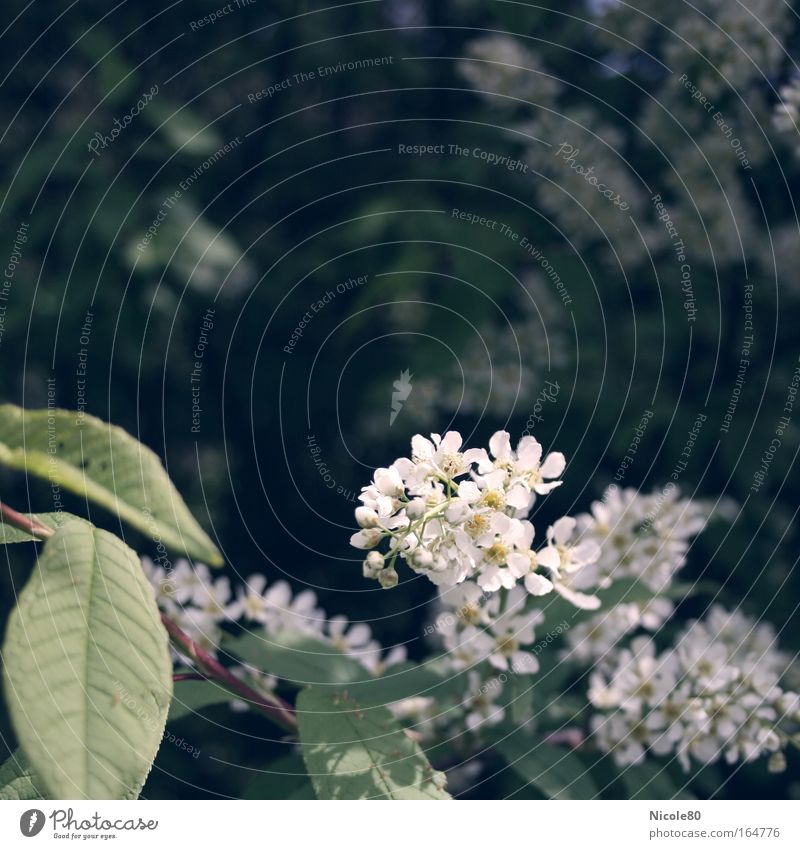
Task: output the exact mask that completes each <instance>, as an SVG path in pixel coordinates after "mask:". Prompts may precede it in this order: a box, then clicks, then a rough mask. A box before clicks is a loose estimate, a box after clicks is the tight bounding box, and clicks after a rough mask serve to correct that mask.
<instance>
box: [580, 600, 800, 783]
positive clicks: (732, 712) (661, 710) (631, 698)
mask: <svg viewBox="0 0 800 849" xmlns="http://www.w3.org/2000/svg"><path fill="white" fill-rule="evenodd" d="M758 631H760V633H758V635H757V636H756V637H755V639H754V638H753V636H752V635H753V633H754V632H758ZM770 636H772V637H773V639H772V640H770V641H769V643H767V639H768V638H769V637H770ZM753 645H758V646H759V650H760V651H761V655H760V658H761V665H760V667H758V665H757V664H756V663H755V662H754V658H753V653H752V651H751V649H752V646H753ZM787 667H788V658H787V657H786V656H785V655H783V653H782V652H779V651H778V650H777V649H776V648H775V646H774V635H772V632H771V630H770V629H769V628H767V627H763V626H756V624H755V623H754V622H752V620H750V619H748V618H747V617H746V616H743V615H742V614H741V613H740V612H735V613H733V614H730V613H727V612H726V611H724V610H722V608H719V607H715V608H712V610H711V612H710V613H709V616H708V617H707V618H706V620H705V621H703V622H691V623H689V625H688V626H687V627H686V628H685V629H684V631H683V632H682V633H681V634H680V635H679V637H678V639H677V641H676V643H675V646H674V647H673V648H671V649H668V650H667V651H665V652H663V653H662V654H661V655H656V654H655V652H654V650H653V644H652V642H651V641H650V640H649V639H647V638H637V639H635V640H634V641H633V642H632V643H631V648H630V649H622V650H616V651H612V652H610V653H609V654H608V655H607V656H606V657H605V658H603V659H602V660H601V662H600V665H599V667H598V668H597V669H596V670H595V672H593V674H592V676H591V683H590V688H589V700H590V702H591V703H592V704H593V705H594V706H595V707H596V708H598V709H600V710H611V711H613V713H611V715H610V716H606V715H598V716H595V717H594V718H593V720H592V728H593V731H594V733H595V734H596V742H597V744H598V745H599V746H600V748H601V749H604V750H606V751H611V752H613V753H614V757H615V759H616V760H617V761H618V763H620V764H626V763H633V762H636V761H637V760H639V759H641V758H642V757H643V756H644V752H645V750H646V749H650V750H651V751H652V752H653V753H654V754H657V755H673V754H674V755H675V756H676V757H677V759H678V761H679V762H680V763H681V764H682V766H683V767H684V769H686V770H688V769H689V768H690V764H691V759H692V758H694V759H695V760H697V761H700V762H701V763H711V762H713V761H716V760H718V759H719V758H720V757H722V756H723V755H724V757H725V760H726V761H727V762H728V763H734V762H735V761H737V760H742V761H750V760H754V759H755V758H757V757H759V756H761V755H771V754H773V753H774V752H777V751H779V750H780V749H781V747H782V746H784V745H785V743H786V740H787V739H788V737H789V732H787V731H786V730H784V731H783V735H784V736H783V737H782V736H781V735H779V734H778V732H777V728H778V727H779V726H780V725H783V726H784V728H785V727H786V726H787V725H788V726H790V731H791V733H793V734H795V735H796V734H797V719H798V718H800V717H793V718H790V717H786V716H785V714H784V713H782V711H781V708H782V707H783V706H784V704H785V701H786V698H785V697H786V694H785V693H784V691H783V690H782V688H781V687H780V685H779V679H780V673H781V671H785V670H786V669H787ZM756 668H758V674H757V675H756V674H754V673H755V670H756ZM787 720H788V722H787ZM792 728H793V730H792Z"/></svg>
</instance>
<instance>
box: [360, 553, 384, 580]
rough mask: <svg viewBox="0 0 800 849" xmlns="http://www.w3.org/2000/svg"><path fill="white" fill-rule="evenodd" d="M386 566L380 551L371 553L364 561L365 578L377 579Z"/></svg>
mask: <svg viewBox="0 0 800 849" xmlns="http://www.w3.org/2000/svg"><path fill="white" fill-rule="evenodd" d="M383 566H384V556H383V555H382V554H381V553H380V551H370V553H369V554H368V555H367V559H366V560H365V561H364V577H365V578H377V577H378V575H379V574H380V572H381V570H382V569H383Z"/></svg>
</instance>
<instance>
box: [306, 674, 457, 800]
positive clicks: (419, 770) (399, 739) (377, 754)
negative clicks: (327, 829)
mask: <svg viewBox="0 0 800 849" xmlns="http://www.w3.org/2000/svg"><path fill="white" fill-rule="evenodd" d="M297 720H298V724H299V727H300V743H301V746H302V753H303V760H304V761H305V764H306V767H307V769H308V773H309V775H310V776H311V781H312V783H313V785H314V790H315V791H316V794H317V797H318V798H320V799H449V798H450V796H449V794H447V793H446V792H445V791H444V789H442V788H443V786H444V775H443V774H442V773H438V772H435V771H434V769H433V767H432V766H431V765H430V764H429V763H428V759H427V758H426V757H425V755H424V754H423V752H422V750H421V749H420V747H419V745H418V744H417V743H416V742H414V741H413V740H412V739H411V738H410V737H409V736H408V735H407V734H406V733H405V732H404V731H403V729H402V728H401V727H400V725H399V724H398V723H397V721H396V720H395V718H394V717H393V716H392V714H391V713H390V712H389V710H388V709H387V708H385V707H372V708H368V707H364V708H362V707H361V706H360V705H359V704H358V702H355V701H354V700H353V699H350V698H347V697H345V696H344V695H336V694H332V693H331V692H330V691H321V690H317V689H313V688H311V689H307V690H303V691H302V692H301V693H300V696H299V698H298V700H297Z"/></svg>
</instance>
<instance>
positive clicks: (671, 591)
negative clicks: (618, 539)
mask: <svg viewBox="0 0 800 849" xmlns="http://www.w3.org/2000/svg"><path fill="white" fill-rule="evenodd" d="M707 590H708V585H707V584H699V583H695V584H689V583H675V584H671V585H669V586H665V587H663V588H661V589H659V590H658V591H654V590H652V589H651V588H650V587H649V586H648V585H647V584H646V583H645V582H644V581H642V580H641V579H640V578H621V579H620V580H618V581H614V583H613V584H612V585H611V586H610V587H608V588H607V589H604V590H597V591H596V592H594V595H596V596H597V597H598V598H599V599H600V607H599V608H598V609H597V610H581V609H579V608H577V607H575V606H574V605H573V604H571V603H570V602H568V601H567V600H566V599H565V598H562V597H561V596H559V595H557V594H556V593H551V594H550V595H548V596H546V597H545V598H544V599H543V600H542V604H541V608H542V610H543V611H544V613H545V614H546V615H547V621H548V622H555V621H557V620H559V621H562V622H565V623H567V624H569V626H570V627H572V626H573V625H578V624H579V623H581V622H587V621H589V620H590V619H594V618H595V617H598V616H599V617H602V615H603V612H604V611H608V610H611V609H612V608H614V607H616V606H617V605H618V604H633V603H637V604H645V603H647V602H649V601H652V600H653V599H654V598H671V599H682V598H686V597H687V596H690V595H698V594H700V593H701V592H706V591H707Z"/></svg>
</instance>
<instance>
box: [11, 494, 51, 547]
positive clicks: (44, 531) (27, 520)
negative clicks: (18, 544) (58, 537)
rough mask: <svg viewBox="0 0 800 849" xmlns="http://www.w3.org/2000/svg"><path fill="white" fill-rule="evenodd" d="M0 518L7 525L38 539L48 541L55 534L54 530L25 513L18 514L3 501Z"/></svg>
mask: <svg viewBox="0 0 800 849" xmlns="http://www.w3.org/2000/svg"><path fill="white" fill-rule="evenodd" d="M0 516H1V517H2V519H3V521H4V522H5V523H6V524H7V525H11V526H12V527H14V528H18V529H19V530H21V531H25V533H26V534H30V535H31V536H32V537H36V538H37V539H47V538H48V537H51V536H53V534H54V533H55V531H54V530H53V529H52V528H48V527H47V525H43V524H42V523H41V522H38V521H36V519H32V518H31V517H30V516H26V515H25V514H24V513H18V512H17V511H16V510H14V509H13V508H11V507H9V506H8V505H7V504H3V503H2V501H0Z"/></svg>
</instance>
